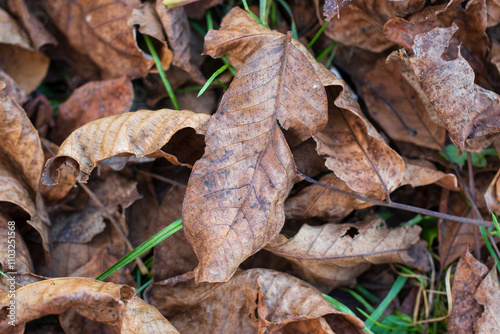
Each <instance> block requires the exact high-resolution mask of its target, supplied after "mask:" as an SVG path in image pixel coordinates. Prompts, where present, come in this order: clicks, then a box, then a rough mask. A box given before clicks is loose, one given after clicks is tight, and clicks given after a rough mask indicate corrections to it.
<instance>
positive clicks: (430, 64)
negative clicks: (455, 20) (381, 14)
mask: <svg viewBox="0 0 500 334" xmlns="http://www.w3.org/2000/svg"><path fill="white" fill-rule="evenodd" d="M456 30H457V26H456V25H453V26H452V27H451V28H435V29H433V30H431V31H429V32H428V33H424V34H420V35H417V36H416V37H415V42H414V46H413V52H414V54H415V56H413V57H405V56H403V58H404V59H407V60H408V62H409V64H410V66H411V67H412V68H413V71H414V72H415V75H416V76H417V78H418V80H419V82H420V84H421V86H422V89H423V91H424V92H425V94H426V95H427V96H428V97H429V99H430V100H431V101H432V102H433V104H434V107H435V108H436V110H437V111H438V113H439V116H440V118H441V121H442V122H443V124H444V125H445V127H446V129H447V130H448V133H449V134H450V138H451V139H452V141H453V143H454V144H455V145H456V146H457V147H459V149H460V150H464V149H466V150H469V151H473V152H480V151H482V150H483V149H484V148H486V147H487V146H489V145H490V144H491V142H492V141H493V140H494V137H495V136H496V135H498V133H500V123H499V122H500V117H498V116H499V110H500V107H499V104H500V99H499V96H498V95H497V94H495V93H493V92H492V91H488V90H486V89H483V88H481V87H479V86H477V85H475V84H474V72H473V71H472V68H471V67H470V66H469V64H468V63H467V61H466V60H465V59H464V58H463V57H462V56H461V54H460V53H459V54H458V55H457V58H456V59H455V60H451V61H446V60H443V59H442V58H441V55H442V54H443V52H444V50H445V48H446V46H447V45H448V43H449V41H450V39H451V37H452V35H453V33H454V32H455V31H456Z"/></svg>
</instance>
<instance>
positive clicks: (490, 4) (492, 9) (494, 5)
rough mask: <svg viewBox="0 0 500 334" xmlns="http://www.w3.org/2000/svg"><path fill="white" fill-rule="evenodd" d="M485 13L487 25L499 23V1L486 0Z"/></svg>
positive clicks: (491, 25)
mask: <svg viewBox="0 0 500 334" xmlns="http://www.w3.org/2000/svg"><path fill="white" fill-rule="evenodd" d="M486 8H487V9H486V13H487V14H488V27H493V26H496V25H497V24H498V23H500V1H498V0H486Z"/></svg>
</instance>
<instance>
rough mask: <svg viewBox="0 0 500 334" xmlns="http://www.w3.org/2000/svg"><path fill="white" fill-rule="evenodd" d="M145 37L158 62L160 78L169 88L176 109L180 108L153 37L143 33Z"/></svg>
mask: <svg viewBox="0 0 500 334" xmlns="http://www.w3.org/2000/svg"><path fill="white" fill-rule="evenodd" d="M142 36H143V37H144V40H145V41H146V44H147V46H148V49H149V52H150V53H151V55H152V56H153V59H154V61H155V64H156V68H157V69H158V73H159V74H160V78H161V80H162V81H163V85H164V86H165V89H166V90H167V93H168V96H169V97H170V100H172V103H173V105H174V108H175V109H176V110H180V109H181V108H179V102H177V98H176V97H175V94H174V90H173V89H172V86H170V82H168V80H167V76H166V74H165V71H164V70H163V67H161V61H160V57H158V53H157V52H156V50H155V48H154V46H153V42H152V41H151V38H149V36H148V35H142Z"/></svg>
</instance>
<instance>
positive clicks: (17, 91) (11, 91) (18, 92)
mask: <svg viewBox="0 0 500 334" xmlns="http://www.w3.org/2000/svg"><path fill="white" fill-rule="evenodd" d="M0 81H1V82H3V83H5V88H4V90H3V91H4V93H6V94H7V95H9V96H10V97H11V98H12V99H13V100H14V101H16V103H17V104H19V105H22V104H23V103H24V102H26V101H27V100H28V94H27V93H26V91H25V90H24V89H22V88H21V86H19V85H18V84H17V82H16V81H15V80H14V79H12V78H11V77H10V75H8V74H7V73H5V72H4V71H3V70H2V69H1V68H0Z"/></svg>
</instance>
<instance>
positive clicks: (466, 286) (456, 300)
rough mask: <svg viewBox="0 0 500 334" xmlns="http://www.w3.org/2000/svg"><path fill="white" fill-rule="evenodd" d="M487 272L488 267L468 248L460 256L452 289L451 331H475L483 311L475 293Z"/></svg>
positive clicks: (462, 333) (449, 324) (461, 333)
mask: <svg viewBox="0 0 500 334" xmlns="http://www.w3.org/2000/svg"><path fill="white" fill-rule="evenodd" d="M487 273H488V267H486V266H485V265H484V264H482V263H481V262H480V261H478V260H476V259H475V258H474V257H473V256H472V254H471V253H470V252H469V250H468V249H467V250H466V251H465V253H464V254H463V255H462V256H461V257H460V260H459V261H458V265H457V270H456V271H455V276H454V277H453V285H452V289H451V295H452V300H453V306H452V311H451V314H450V317H449V318H448V331H449V332H450V333H457V334H467V333H474V324H475V323H476V321H477V320H478V319H479V317H480V316H481V313H482V307H481V306H480V305H479V304H478V303H477V302H476V300H475V299H474V293H475V292H476V288H477V287H478V286H479V283H481V281H482V280H483V279H484V277H486V274H487Z"/></svg>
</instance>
